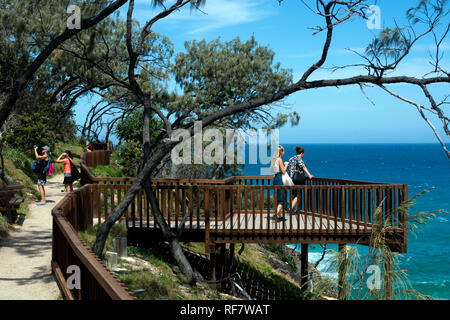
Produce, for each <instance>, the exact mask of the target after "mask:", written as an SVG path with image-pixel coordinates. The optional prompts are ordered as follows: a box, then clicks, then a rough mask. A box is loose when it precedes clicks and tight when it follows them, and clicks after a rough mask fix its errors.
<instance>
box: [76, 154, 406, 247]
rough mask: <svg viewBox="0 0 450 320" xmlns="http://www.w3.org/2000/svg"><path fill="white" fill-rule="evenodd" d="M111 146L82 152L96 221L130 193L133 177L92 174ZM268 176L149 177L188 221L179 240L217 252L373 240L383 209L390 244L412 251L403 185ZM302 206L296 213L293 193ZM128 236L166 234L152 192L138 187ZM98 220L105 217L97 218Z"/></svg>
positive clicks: (175, 217)
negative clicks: (278, 209)
mask: <svg viewBox="0 0 450 320" xmlns="http://www.w3.org/2000/svg"><path fill="white" fill-rule="evenodd" d="M109 153H110V152H109V151H106V150H100V151H95V152H89V153H85V154H84V157H83V161H82V165H81V169H82V176H83V178H82V179H83V182H84V183H89V184H92V192H93V195H94V199H93V206H94V212H95V218H97V219H105V218H106V217H107V216H108V215H109V214H110V213H111V212H112V210H113V209H114V207H115V206H116V205H117V204H118V203H119V202H120V201H121V199H122V197H123V195H124V194H125V193H126V192H127V191H128V188H129V186H130V184H131V183H132V182H133V180H134V179H133V178H102V177H95V176H94V175H93V174H92V173H91V171H90V169H89V168H90V167H95V166H96V165H98V164H108V163H109ZM272 179H273V177H271V176H255V177H238V176H234V177H229V178H226V179H223V180H210V179H195V180H187V179H152V182H153V189H154V190H155V193H156V196H157V199H158V201H159V205H160V210H161V212H162V214H163V216H164V218H165V220H166V222H167V223H168V225H169V226H170V227H171V228H172V229H173V230H174V231H177V230H178V228H179V227H180V225H181V223H182V220H183V217H185V216H186V218H185V223H184V228H183V232H182V237H181V241H200V242H204V243H205V249H206V252H214V251H215V248H216V245H217V244H223V243H303V244H309V243H311V244H313V243H316V244H321V243H335V244H347V243H358V244H363V245H368V244H369V238H370V235H371V232H372V224H373V222H374V221H373V216H374V214H375V210H377V208H378V207H379V206H380V210H382V216H383V222H385V221H386V220H387V219H388V220H389V221H390V223H391V225H392V234H390V241H389V245H390V246H391V248H392V249H393V250H395V251H397V252H406V248H407V227H406V226H407V212H406V210H398V208H399V206H400V204H401V203H402V202H403V201H404V200H406V199H407V193H408V186H407V185H404V184H387V183H372V182H363V181H351V180H341V179H325V178H313V179H312V180H307V182H306V185H304V186H294V187H288V186H274V185H272ZM277 190H282V194H283V198H285V202H284V203H285V205H284V207H283V210H282V216H283V217H284V218H285V221H283V222H275V220H274V219H273V217H274V213H275V212H274V210H275V206H274V203H276V202H277V199H276V197H277ZM294 191H296V192H298V194H299V195H300V196H299V200H298V205H297V206H296V207H295V208H293V210H292V211H291V208H290V203H291V201H292V199H293V198H294V194H293V192H294ZM123 220H125V221H126V224H127V226H128V235H129V239H130V240H131V241H133V240H135V241H138V242H146V241H152V240H157V239H161V232H160V228H159V226H158V225H157V224H155V222H154V219H153V214H152V210H151V208H150V207H149V206H148V205H147V197H146V194H145V192H144V190H141V191H140V192H139V193H138V194H137V195H136V197H135V199H134V200H133V202H132V203H131V205H130V206H129V207H128V208H127V212H126V214H125V216H124V218H123ZM99 221H100V220H99Z"/></svg>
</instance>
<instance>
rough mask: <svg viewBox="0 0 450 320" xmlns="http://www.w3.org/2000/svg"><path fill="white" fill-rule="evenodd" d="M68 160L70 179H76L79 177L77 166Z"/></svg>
mask: <svg viewBox="0 0 450 320" xmlns="http://www.w3.org/2000/svg"><path fill="white" fill-rule="evenodd" d="M69 161H70V172H71V174H72V181H77V180H79V179H80V178H81V174H80V171H78V169H77V167H76V166H75V165H74V164H73V161H72V160H69Z"/></svg>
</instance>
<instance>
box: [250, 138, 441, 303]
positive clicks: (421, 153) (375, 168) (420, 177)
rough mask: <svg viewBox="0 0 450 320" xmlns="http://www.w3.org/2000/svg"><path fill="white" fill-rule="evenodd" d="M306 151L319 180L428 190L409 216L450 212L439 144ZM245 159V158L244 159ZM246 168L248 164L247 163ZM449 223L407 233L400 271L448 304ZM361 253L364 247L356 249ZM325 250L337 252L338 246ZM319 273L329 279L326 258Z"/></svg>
mask: <svg viewBox="0 0 450 320" xmlns="http://www.w3.org/2000/svg"><path fill="white" fill-rule="evenodd" d="M282 145H283V147H284V148H285V155H284V157H283V161H288V160H289V158H290V157H292V156H294V155H295V151H294V147H295V146H296V145H297V144H287V143H286V144H282ZM300 146H302V147H303V148H304V149H305V157H304V161H305V165H306V166H307V168H308V170H309V171H310V173H311V174H312V175H314V176H315V177H320V178H334V179H349V180H361V181H372V182H386V183H398V184H407V185H408V197H409V198H412V197H413V196H414V195H416V194H418V193H420V192H422V191H423V190H430V191H429V192H428V193H425V194H424V195H422V196H421V197H419V198H418V199H417V200H416V204H415V206H414V207H412V208H410V209H409V214H410V215H412V214H415V213H419V212H423V211H435V210H441V209H444V210H446V211H450V183H449V182H450V160H449V159H447V157H446V155H445V153H444V151H443V150H442V147H441V146H440V145H439V144H437V143H335V144H328V143H320V144H319V143H315V144H300ZM246 156H247V157H248V155H246ZM246 163H248V161H246ZM267 166H268V165H267V164H265V165H262V164H248V165H245V166H244V167H243V168H242V170H243V171H242V174H243V175H247V176H253V175H255V176H258V175H261V168H264V167H267ZM449 242H450V222H449V216H448V213H440V214H437V216H436V217H435V219H433V220H431V221H430V222H428V223H427V224H426V225H424V226H422V227H420V228H419V230H417V237H415V236H414V235H413V234H411V233H408V249H407V253H406V254H403V255H402V256H401V258H400V268H401V269H404V270H405V271H406V273H407V275H408V280H409V282H410V283H411V285H412V287H413V288H414V289H416V290H417V291H419V292H420V293H422V294H427V295H430V296H432V297H433V298H434V299H445V300H448V299H450V274H449V272H448V271H449V267H450V247H449ZM357 247H358V250H359V251H360V252H361V254H363V253H364V251H365V249H366V248H367V247H364V246H357ZM327 248H328V249H333V250H337V245H334V246H333V245H329V246H328V247H327ZM309 250H310V254H309V261H310V262H311V263H315V262H316V261H317V260H318V259H319V257H320V255H321V253H322V248H321V247H320V246H319V245H316V246H314V245H312V246H310V248H309ZM328 258H329V257H326V258H325V259H324V261H322V262H321V263H320V264H319V266H318V269H319V271H321V272H323V273H324V274H327V275H329V276H330V277H336V274H334V273H332V272H330V271H329V270H328V268H327V263H326V261H327V259H328Z"/></svg>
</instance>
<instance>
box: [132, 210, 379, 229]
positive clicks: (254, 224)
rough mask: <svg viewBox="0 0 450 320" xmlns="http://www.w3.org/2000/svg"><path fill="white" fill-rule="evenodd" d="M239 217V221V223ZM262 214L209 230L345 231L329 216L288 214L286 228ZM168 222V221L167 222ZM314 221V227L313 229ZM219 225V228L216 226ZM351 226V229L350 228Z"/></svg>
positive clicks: (201, 225) (195, 224) (200, 224)
mask: <svg viewBox="0 0 450 320" xmlns="http://www.w3.org/2000/svg"><path fill="white" fill-rule="evenodd" d="M238 216H239V220H240V221H238ZM259 216H260V214H253V213H247V214H245V213H240V214H239V215H237V214H235V215H234V216H233V219H231V217H229V218H228V219H227V220H226V221H225V224H224V223H223V221H220V220H219V221H217V222H216V220H215V219H211V220H210V224H209V228H210V231H211V232H214V231H215V230H216V229H217V230H219V231H220V230H233V231H244V230H255V231H257V230H275V224H277V226H276V228H277V230H279V231H281V230H284V231H286V232H289V230H294V231H295V230H320V225H321V224H322V230H335V225H336V226H337V230H343V228H342V222H341V220H338V221H336V222H335V221H334V220H331V219H327V216H324V215H318V214H315V215H314V218H313V217H312V216H311V215H305V214H304V213H300V214H293V215H290V214H287V213H286V215H285V217H286V221H285V222H284V228H283V223H282V222H275V220H274V219H273V218H272V217H273V214H271V215H270V217H271V218H269V219H267V214H264V215H263V217H262V219H260V217H259ZM166 221H167V220H166ZM313 221H314V227H313ZM180 222H181V219H178V222H177V220H176V219H175V218H173V219H170V223H168V225H170V228H172V229H176V228H177V226H178V225H179V223H180ZM261 223H262V224H261ZM216 224H217V226H216ZM128 226H129V227H133V222H132V221H129V222H128ZM350 226H351V228H350ZM134 227H135V228H140V227H141V226H140V221H135V224H134ZM142 227H143V228H154V227H155V224H154V221H153V220H150V223H149V226H147V221H143V222H142ZM205 227H206V226H205V221H204V220H198V219H195V220H193V221H192V224H190V223H186V225H185V230H186V231H188V230H190V229H196V230H197V229H201V230H204V229H205ZM344 230H358V224H357V223H356V222H354V221H353V222H351V223H350V222H345V223H344ZM367 230H368V231H370V225H368V226H367ZM359 231H364V225H361V224H359Z"/></svg>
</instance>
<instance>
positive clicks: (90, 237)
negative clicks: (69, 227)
mask: <svg viewBox="0 0 450 320" xmlns="http://www.w3.org/2000/svg"><path fill="white" fill-rule="evenodd" d="M100 226H101V224H100V223H97V224H95V225H91V226H88V227H87V228H86V230H83V231H80V232H79V233H78V235H79V236H80V238H81V239H83V241H84V242H86V244H87V245H88V246H90V247H91V248H92V247H93V246H94V242H95V236H96V234H97V231H98V229H100ZM126 235H127V228H126V225H125V224H123V223H116V224H115V225H114V226H112V228H111V231H110V232H109V234H108V238H107V239H106V243H105V248H104V250H103V254H104V253H105V252H106V251H107V250H109V249H110V248H112V247H113V242H114V238H115V237H116V236H124V237H125V236H126Z"/></svg>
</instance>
